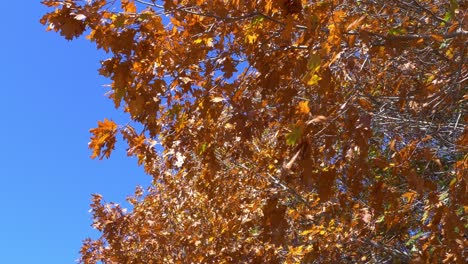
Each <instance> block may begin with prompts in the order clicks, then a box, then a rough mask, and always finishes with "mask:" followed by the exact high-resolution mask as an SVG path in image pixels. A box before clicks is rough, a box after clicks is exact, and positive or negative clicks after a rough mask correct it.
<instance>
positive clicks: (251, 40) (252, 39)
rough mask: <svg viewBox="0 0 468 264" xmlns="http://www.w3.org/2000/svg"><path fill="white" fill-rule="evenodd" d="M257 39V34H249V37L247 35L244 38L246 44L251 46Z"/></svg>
mask: <svg viewBox="0 0 468 264" xmlns="http://www.w3.org/2000/svg"><path fill="white" fill-rule="evenodd" d="M257 37H258V36H257V34H249V35H247V37H246V38H247V42H248V43H249V44H253V43H255V41H256V40H257Z"/></svg>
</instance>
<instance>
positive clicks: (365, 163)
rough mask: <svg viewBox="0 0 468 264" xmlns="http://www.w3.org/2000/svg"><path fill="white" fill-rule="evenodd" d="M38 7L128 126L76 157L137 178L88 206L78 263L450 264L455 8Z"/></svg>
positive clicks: (455, 254) (459, 153) (461, 96)
mask: <svg viewBox="0 0 468 264" xmlns="http://www.w3.org/2000/svg"><path fill="white" fill-rule="evenodd" d="M42 3H43V4H44V5H46V6H48V7H51V8H52V9H53V10H52V11H51V12H50V13H48V14H46V15H44V17H43V18H42V19H41V23H43V24H44V25H46V26H47V29H49V30H53V31H57V32H59V33H60V34H61V35H62V36H64V37H65V38H66V39H69V40H72V39H73V38H75V37H78V36H81V35H86V38H87V39H89V40H90V41H92V42H94V43H96V46H97V48H98V49H102V50H104V51H106V52H107V53H108V58H107V59H105V60H103V61H102V67H101V68H100V70H99V73H100V74H101V75H103V76H105V77H107V78H108V79H109V80H110V81H111V90H110V93H109V94H110V96H109V97H110V99H112V100H113V101H114V103H115V107H116V108H119V109H121V110H123V111H125V112H127V113H128V114H129V116H130V117H131V119H132V120H133V122H134V123H131V124H115V123H114V122H113V121H111V120H107V119H105V120H104V121H102V122H99V123H98V127H97V128H94V129H92V130H91V133H92V137H91V142H90V145H89V147H90V148H91V149H92V157H93V158H94V157H99V158H103V157H106V158H107V157H109V155H110V154H111V151H112V150H113V149H114V144H115V141H116V137H117V138H122V140H124V141H125V142H126V143H127V144H128V155H129V156H134V157H136V158H137V160H138V164H139V165H142V166H144V169H145V171H146V173H147V174H148V175H150V176H152V178H153V181H152V185H151V187H149V188H148V189H147V190H143V189H142V188H137V190H136V192H135V195H134V196H132V197H129V198H128V201H129V202H130V203H131V204H132V205H133V208H132V209H131V210H130V211H126V210H124V208H122V207H121V206H119V205H117V204H114V203H106V202H104V200H103V198H102V197H101V196H100V195H94V196H93V197H94V198H93V203H92V205H91V207H92V214H93V219H94V223H93V227H94V228H96V229H97V230H99V231H100V234H101V237H100V238H99V239H96V240H91V239H87V240H85V241H84V244H83V246H82V248H81V262H82V263H100V262H102V263H357V262H359V263H408V262H412V263H465V261H466V259H467V258H468V253H467V251H466V250H465V249H466V248H467V231H466V230H467V225H468V223H467V215H466V213H467V208H468V207H467V205H466V201H467V199H466V193H467V176H468V148H467V146H468V128H467V126H466V123H467V122H468V115H467V102H468V95H467V90H468V89H467V80H468V67H467V64H466V62H467V51H468V49H467V36H468V31H467V23H468V17H467V10H468V5H467V2H466V1H457V0H450V1H448V0H395V1H384V0H375V1H370V0H369V1H368V0H362V1H354V0H324V1H307V0H278V1H276V0H258V1H247V0H232V1H225V0H224V1H223V0H207V1H200V0H166V1H150V0H146V1H138V0H134V1H133V0H121V1H117V0H114V1H111V0H90V1H76V0H63V1H51V0H48V1H47V0H46V1H43V2H42ZM137 128H138V129H137Z"/></svg>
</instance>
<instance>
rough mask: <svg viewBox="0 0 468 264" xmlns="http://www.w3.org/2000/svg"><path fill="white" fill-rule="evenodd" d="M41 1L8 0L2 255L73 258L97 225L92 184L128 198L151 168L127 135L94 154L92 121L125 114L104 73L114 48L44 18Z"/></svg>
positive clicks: (0, 173)
mask: <svg viewBox="0 0 468 264" xmlns="http://www.w3.org/2000/svg"><path fill="white" fill-rule="evenodd" d="M39 2H40V1H39V0H37V1H6V2H4V3H3V5H2V10H3V12H2V16H1V17H0V21H1V24H2V25H3V26H2V27H3V30H2V37H1V40H0V52H1V54H2V62H1V66H0V77H1V78H0V80H1V85H0V91H1V94H0V99H1V102H0V113H1V115H2V119H1V125H0V139H1V141H2V144H1V151H0V200H1V201H2V207H1V213H0V234H1V237H0V263H8V264H15V263H20V264H23V263H25V264H26V263H27V264H30V263H34V264H41V263H47V264H55V263H60V264H64V263H74V262H75V260H76V259H77V258H78V256H79V255H78V251H79V249H80V246H81V241H82V240H83V239H84V238H86V237H89V236H92V237H95V236H96V235H97V233H96V232H95V231H94V230H93V229H92V228H91V227H90V224H91V215H90V214H89V212H88V210H89V203H90V198H91V194H92V193H101V194H102V195H103V196H104V199H106V200H107V201H116V202H119V203H123V202H124V201H125V197H126V196H127V195H129V194H132V193H133V191H134V187H135V186H136V185H138V184H139V185H143V186H147V185H148V184H149V183H150V180H151V179H150V177H149V176H146V175H144V174H143V170H142V168H140V167H138V166H137V165H136V161H135V160H134V159H131V158H128V157H126V154H125V146H124V145H122V144H120V145H119V146H118V149H117V151H116V152H114V155H113V157H112V158H111V159H110V160H102V161H99V160H91V159H90V158H89V156H90V154H91V152H90V151H89V150H88V148H87V143H88V141H89V136H90V135H89V132H88V130H89V129H90V128H92V127H94V126H96V123H97V120H102V119H104V118H112V119H113V120H115V121H117V122H122V123H123V122H125V121H126V120H127V117H126V115H125V114H123V113H121V112H120V111H117V110H115V109H114V107H113V104H112V102H111V101H110V100H109V99H107V98H106V97H105V96H104V93H105V92H106V91H107V90H106V88H104V87H103V85H104V84H107V83H109V81H108V80H106V79H103V78H101V77H99V76H98V73H97V69H98V67H99V60H100V59H104V58H106V54H104V53H102V52H98V51H97V50H96V49H95V47H94V45H93V44H91V43H89V42H88V41H87V40H86V39H84V38H81V39H78V40H74V41H72V42H68V41H66V40H64V39H63V38H62V37H60V36H59V35H58V34H56V33H52V32H45V31H44V27H43V26H42V25H41V24H40V23H39V22H38V21H39V19H40V17H41V16H42V14H43V13H44V12H46V10H47V9H46V8H45V7H42V6H41V4H40V3H39Z"/></svg>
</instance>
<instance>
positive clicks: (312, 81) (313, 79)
mask: <svg viewBox="0 0 468 264" xmlns="http://www.w3.org/2000/svg"><path fill="white" fill-rule="evenodd" d="M320 80H321V78H320V77H319V76H318V75H317V74H313V75H311V76H310V79H309V80H308V81H307V85H316V84H318V82H319V81H320Z"/></svg>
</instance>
